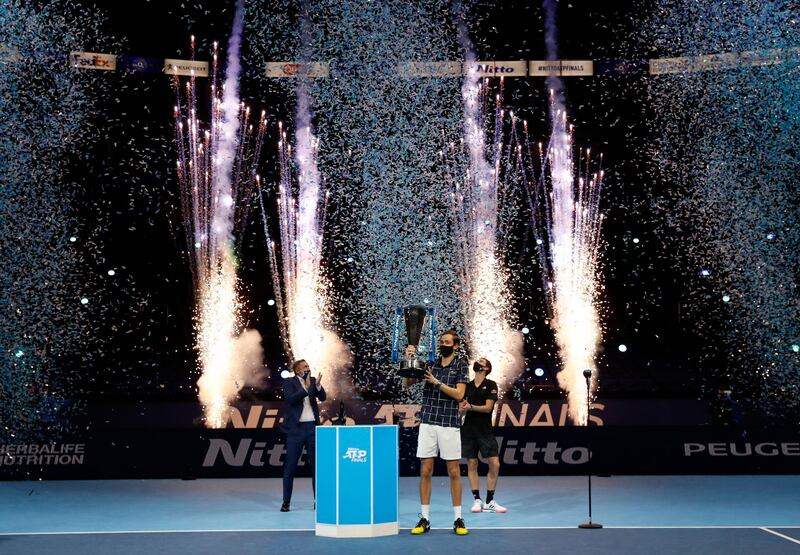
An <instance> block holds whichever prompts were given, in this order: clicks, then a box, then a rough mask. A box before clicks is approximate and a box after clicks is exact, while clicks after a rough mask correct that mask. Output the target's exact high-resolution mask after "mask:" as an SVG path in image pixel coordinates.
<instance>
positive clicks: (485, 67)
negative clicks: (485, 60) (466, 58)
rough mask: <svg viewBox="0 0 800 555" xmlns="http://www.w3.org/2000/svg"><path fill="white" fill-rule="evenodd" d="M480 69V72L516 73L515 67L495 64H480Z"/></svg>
mask: <svg viewBox="0 0 800 555" xmlns="http://www.w3.org/2000/svg"><path fill="white" fill-rule="evenodd" d="M478 71H479V72H480V73H514V68H513V67H508V66H497V65H493V64H478Z"/></svg>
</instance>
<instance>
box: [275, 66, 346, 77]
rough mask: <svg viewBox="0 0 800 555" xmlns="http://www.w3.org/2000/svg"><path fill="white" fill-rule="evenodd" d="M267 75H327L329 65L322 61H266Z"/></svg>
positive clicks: (328, 73)
mask: <svg viewBox="0 0 800 555" xmlns="http://www.w3.org/2000/svg"><path fill="white" fill-rule="evenodd" d="M266 71H267V73H266V75H267V77H315V78H318V77H328V76H329V75H330V66H329V65H328V64H327V63H324V62H307V63H301V62H267V69H266Z"/></svg>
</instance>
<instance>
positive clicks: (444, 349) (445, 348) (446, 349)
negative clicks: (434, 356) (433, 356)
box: [439, 345, 455, 358]
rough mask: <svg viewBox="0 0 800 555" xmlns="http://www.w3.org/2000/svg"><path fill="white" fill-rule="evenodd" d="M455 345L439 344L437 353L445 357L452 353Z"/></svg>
mask: <svg viewBox="0 0 800 555" xmlns="http://www.w3.org/2000/svg"><path fill="white" fill-rule="evenodd" d="M454 350H455V347H453V346H452V345H439V354H440V355H442V356H443V357H445V358H447V357H449V356H450V355H452V354H453V351H454Z"/></svg>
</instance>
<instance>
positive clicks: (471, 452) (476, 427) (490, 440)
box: [459, 358, 507, 513]
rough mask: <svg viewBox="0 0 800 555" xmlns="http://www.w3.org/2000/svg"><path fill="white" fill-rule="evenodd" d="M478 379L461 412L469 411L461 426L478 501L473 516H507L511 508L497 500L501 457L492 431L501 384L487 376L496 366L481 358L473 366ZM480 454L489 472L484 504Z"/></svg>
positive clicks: (470, 385) (469, 389)
mask: <svg viewBox="0 0 800 555" xmlns="http://www.w3.org/2000/svg"><path fill="white" fill-rule="evenodd" d="M472 369H473V371H474V372H475V378H474V379H473V380H472V381H471V382H469V383H468V384H467V391H466V394H465V396H464V400H463V401H461V405H460V407H459V408H460V410H461V411H463V412H465V415H464V423H463V424H462V425H461V456H462V457H464V458H465V459H467V475H468V477H469V487H470V489H471V490H472V495H473V496H474V497H475V502H474V503H473V505H472V512H473V513H480V512H486V513H505V512H506V511H507V509H506V508H505V507H503V506H502V505H500V503H498V502H497V500H496V499H495V498H494V491H495V489H496V488H497V477H498V475H499V473H500V457H499V452H498V449H497V439H496V438H495V437H494V432H493V431H492V411H493V410H494V404H495V402H496V401H497V384H496V383H495V382H493V381H492V380H490V379H488V378H487V377H486V376H487V375H488V374H489V372H491V371H492V363H491V362H489V361H488V360H487V359H485V358H480V359H478V360H477V361H476V362H475V364H474V365H473V367H472ZM478 453H480V455H481V456H482V457H483V458H485V459H486V462H487V463H488V465H489V473H488V474H487V475H486V490H487V491H486V502H483V501H481V495H480V479H479V478H478Z"/></svg>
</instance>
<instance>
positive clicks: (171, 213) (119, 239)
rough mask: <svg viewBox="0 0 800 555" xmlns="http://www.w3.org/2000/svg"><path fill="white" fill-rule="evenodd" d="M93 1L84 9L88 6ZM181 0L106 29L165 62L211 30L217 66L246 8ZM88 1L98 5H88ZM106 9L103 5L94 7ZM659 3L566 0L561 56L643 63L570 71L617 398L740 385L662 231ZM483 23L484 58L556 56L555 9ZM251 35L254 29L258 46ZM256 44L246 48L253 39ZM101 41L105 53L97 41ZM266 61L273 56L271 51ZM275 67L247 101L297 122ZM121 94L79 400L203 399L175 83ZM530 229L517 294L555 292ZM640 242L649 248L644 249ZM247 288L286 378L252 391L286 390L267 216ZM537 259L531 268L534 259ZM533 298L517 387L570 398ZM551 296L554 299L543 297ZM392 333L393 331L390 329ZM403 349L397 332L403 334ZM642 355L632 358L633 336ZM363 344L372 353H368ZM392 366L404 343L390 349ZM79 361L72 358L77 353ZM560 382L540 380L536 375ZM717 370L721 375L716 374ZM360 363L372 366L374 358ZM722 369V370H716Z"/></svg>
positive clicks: (97, 201)
mask: <svg viewBox="0 0 800 555" xmlns="http://www.w3.org/2000/svg"><path fill="white" fill-rule="evenodd" d="M78 4H80V3H78ZM202 4H203V5H201V3H200V2H185V1H180V0H164V1H162V0H159V1H155V0H153V1H136V2H134V1H122V2H110V1H109V2H100V3H97V4H96V6H97V10H100V11H102V12H103V13H104V14H105V15H106V17H107V20H106V23H105V24H104V29H105V30H106V31H107V33H108V34H109V35H111V36H113V37H115V38H116V39H117V40H118V41H119V42H120V48H121V49H122V51H121V52H115V53H117V54H119V53H122V52H124V53H129V54H135V55H141V56H152V57H155V58H165V57H177V58H187V57H188V44H189V36H190V35H191V34H194V35H196V36H197V37H198V55H197V57H198V59H201V60H207V59H209V58H210V56H209V54H208V44H209V43H210V42H211V41H213V40H219V41H220V43H221V44H223V45H224V43H225V40H226V38H227V36H228V33H229V28H230V24H231V19H232V14H233V2H222V1H219V2H204V3H202ZM85 5H86V9H87V10H89V9H92V8H91V7H90V4H89V3H88V2H87V3H86V4H85ZM91 5H94V4H91ZM650 9H651V3H649V2H643V1H637V2H628V1H619V2H596V1H590V0H585V1H577V0H575V1H571V2H566V1H562V2H560V8H559V10H560V11H559V20H560V22H561V27H560V40H559V45H560V46H559V48H560V57H561V58H563V59H594V60H595V73H597V72H598V63H599V62H601V61H604V60H618V59H625V60H632V61H633V64H632V66H631V67H632V68H633V70H632V71H631V72H630V73H628V74H625V75H611V76H600V75H595V76H593V77H586V78H566V79H565V83H566V88H567V98H568V105H569V109H570V111H571V117H572V119H573V121H574V123H575V124H576V125H577V131H576V144H578V145H584V146H591V147H592V148H593V150H601V151H602V152H603V153H604V156H605V163H604V165H605V168H606V172H607V179H606V182H607V188H606V194H605V195H604V197H603V199H602V200H601V206H602V209H603V211H604V213H605V215H606V220H605V224H604V227H603V238H604V242H605V246H604V253H603V255H602V263H601V265H602V270H601V271H602V276H603V277H602V282H603V283H604V291H603V295H602V304H603V316H602V320H603V323H604V324H603V325H604V332H603V342H602V346H601V354H600V364H599V368H600V376H601V378H600V391H599V395H600V396H601V397H632V398H647V397H662V398H677V397H680V398H700V397H715V396H716V395H717V389H718V387H724V386H726V384H725V383H723V382H722V381H720V380H719V379H718V378H715V377H713V375H714V372H713V369H714V368H716V367H717V366H718V365H720V364H721V365H724V364H725V362H724V359H725V357H724V354H723V355H721V357H720V360H713V359H712V360H709V359H708V357H707V356H705V355H704V354H703V353H704V346H705V345H707V344H708V342H709V341H713V336H709V335H708V334H705V335H702V334H697V333H696V330H694V329H693V326H692V322H689V321H686V320H685V318H684V317H682V304H683V303H685V302H687V300H686V299H687V294H688V292H689V291H693V292H695V293H696V292H697V291H698V290H700V291H703V289H704V288H707V287H711V285H705V284H703V283H701V282H697V281H695V282H693V283H686V282H685V279H686V275H687V270H686V268H684V267H683V265H682V262H681V261H682V253H681V250H680V246H679V242H675V241H672V240H670V238H668V237H664V236H663V235H661V227H660V225H659V220H660V219H661V218H663V215H660V214H656V213H655V212H654V211H653V209H652V206H651V203H650V202H649V199H648V194H649V191H650V190H651V187H654V186H655V185H654V184H657V182H658V179H659V176H658V173H657V171H654V169H653V168H652V167H650V162H649V159H648V155H647V154H648V153H647V148H646V147H647V143H648V138H649V134H650V133H651V131H650V130H649V129H648V125H647V121H648V110H649V105H648V95H647V79H648V77H647V75H646V66H645V65H644V60H646V59H647V58H648V57H656V56H669V55H671V54H673V53H671V52H654V51H652V49H651V48H650V47H649V46H648V44H647V41H646V40H643V37H641V36H640V35H639V32H640V26H641V23H642V22H643V21H645V20H646V19H647V18H648V16H649V10H650ZM472 13H473V14H474V17H471V18H470V20H471V22H472V23H471V28H470V32H471V35H472V37H473V40H474V41H475V43H476V48H477V50H478V54H479V56H480V57H482V58H484V59H497V60H517V59H520V60H530V59H544V58H545V54H544V44H543V43H544V41H543V30H542V26H543V24H542V11H541V8H540V7H539V6H532V5H531V3H530V2H521V1H508V2H498V3H497V4H496V5H495V4H494V3H489V2H482V3H477V4H476V6H475V7H474V8H473V12H472ZM246 41H247V37H245V43H246ZM245 48H246V45H245ZM86 50H90V48H89V45H87V48H86ZM265 61H266V60H265ZM262 72H263V67H246V68H245V75H244V77H243V82H242V91H243V96H244V97H245V98H247V99H248V100H250V101H251V102H252V103H253V104H254V105H256V106H259V107H265V108H266V109H267V110H268V111H269V112H270V113H271V114H272V115H274V116H279V117H280V116H281V115H284V116H285V114H286V113H288V110H290V109H291V107H290V106H287V100H286V98H280V97H277V96H272V97H270V96H269V95H264V94H262V92H261V89H262V88H261V87H259V85H258V83H257V80H256V77H257V76H258V75H260V74H261V73H262ZM103 78H105V79H107V80H108V81H110V82H111V87H110V88H111V90H112V91H113V92H112V94H111V95H110V96H109V97H103V98H98V99H97V106H96V111H95V118H96V121H94V122H93V123H95V124H97V125H98V126H99V129H100V131H99V133H98V135H97V137H96V142H94V143H92V144H88V145H86V146H85V154H86V157H85V160H86V162H85V164H83V165H81V166H80V167H73V168H71V169H70V172H71V173H72V175H73V176H74V177H75V179H76V180H79V181H80V182H81V183H82V184H83V186H84V187H85V191H86V199H87V202H86V204H85V207H84V209H85V213H83V214H81V217H83V218H92V217H94V216H95V215H96V214H97V213H98V212H102V213H103V214H106V215H107V218H108V219H107V229H106V230H105V231H104V233H103V234H102V238H101V243H100V244H98V245H97V246H96V251H95V254H96V256H95V263H96V265H97V267H96V271H97V272H105V270H106V268H115V269H116V276H115V277H114V279H109V280H108V290H109V296H110V298H111V299H112V302H111V303H110V304H109V307H108V310H107V311H106V312H105V314H104V316H103V318H104V321H103V322H102V323H101V325H99V326H98V328H97V333H98V334H99V335H100V336H101V337H103V341H102V343H103V345H104V348H103V349H101V350H100V352H99V354H98V356H97V357H96V358H95V359H93V361H92V363H91V364H90V365H87V366H86V367H85V368H84V369H83V376H84V378H83V382H82V385H81V388H80V391H79V393H78V394H79V395H82V396H85V397H86V398H88V399H100V398H102V399H119V400H142V399H164V400H167V399H169V400H192V399H195V398H196V396H195V384H194V382H195V381H196V379H197V370H196V361H195V355H194V351H193V349H192V306H193V299H192V287H191V277H190V272H189V266H188V261H187V260H186V258H185V255H184V249H185V245H184V244H183V239H182V237H183V231H182V229H181V221H180V220H181V218H180V214H179V212H178V210H177V205H178V197H177V194H178V186H177V179H176V176H175V172H174V158H175V154H174V141H173V133H174V129H173V123H172V107H173V105H174V103H175V100H174V92H173V90H172V86H171V80H170V79H169V78H167V77H166V76H164V75H161V74H158V73H126V72H124V71H118V72H107V73H106V74H105V75H103ZM543 98H545V91H544V80H543V79H541V78H517V79H509V80H508V81H507V84H506V99H507V103H508V104H509V105H510V106H512V107H514V109H516V110H519V111H521V112H524V113H526V114H527V115H528V117H529V119H530V121H531V122H532V127H533V132H532V135H534V136H537V135H538V136H542V137H545V136H546V134H547V126H546V106H545V105H544V102H543V100H542V99H543ZM277 119H278V117H273V118H272V120H271V121H272V126H271V128H270V137H269V139H268V144H267V145H265V153H267V154H266V155H265V156H264V164H263V165H264V168H263V172H262V173H263V174H264V175H266V176H269V175H270V172H273V174H274V171H275V170H274V167H275V165H276V161H275V159H274V157H273V156H272V155H271V154H270V153H272V152H274V148H272V145H273V144H274V141H275V137H276V134H277V133H276V129H275V125H274V122H276V121H277ZM525 226H526V222H524V221H521V222H520V228H519V229H518V230H517V231H518V232H519V233H520V235H521V236H523V240H521V241H520V242H519V244H517V245H516V246H515V247H514V248H513V249H512V254H513V256H514V257H516V259H517V263H516V264H515V265H514V267H515V268H517V271H518V276H517V277H518V278H519V279H518V281H517V287H518V288H519V289H521V290H525V289H527V288H537V287H539V283H540V278H539V277H538V274H537V272H538V269H537V268H536V266H535V264H534V263H533V262H532V261H533V260H534V258H535V256H534V255H533V253H531V252H530V250H529V247H528V245H527V243H526V242H525V241H524V235H525ZM633 238H638V239H639V241H640V242H639V243H634V242H633V241H632V240H633ZM243 249H244V250H243V255H242V258H243V259H246V260H247V261H248V262H247V264H245V265H243V266H244V267H243V271H242V275H243V284H244V286H245V289H246V293H245V296H246V298H247V305H248V310H249V321H248V326H249V327H255V328H256V329H258V330H259V331H260V332H261V334H262V336H263V337H264V343H265V344H266V345H273V346H276V348H272V349H268V351H269V352H271V353H273V355H272V358H270V359H268V360H266V361H265V363H266V365H267V366H268V368H269V369H270V371H271V376H270V378H269V379H268V380H267V382H265V384H264V386H263V387H262V388H255V389H253V390H248V391H243V393H242V394H243V396H244V397H245V398H249V397H253V398H260V399H271V398H275V396H276V395H277V392H276V391H275V387H276V386H277V385H278V383H279V378H278V376H277V374H278V372H277V370H279V369H280V368H281V367H284V366H285V365H286V362H287V361H286V360H284V359H282V358H280V357H277V356H275V355H274V353H276V352H278V348H277V345H279V338H278V328H277V321H276V311H275V309H274V307H268V306H267V304H266V299H269V298H272V291H271V290H270V287H269V279H267V278H266V276H268V272H269V270H268V267H267V265H266V257H265V249H264V247H263V236H262V232H261V231H260V225H258V223H257V222H256V221H255V220H254V222H253V225H251V226H250V227H249V229H248V233H247V236H246V238H245V242H244V247H243ZM526 261H527V263H526ZM527 296H528V297H530V298H532V299H533V300H531V301H529V302H527V303H526V304H523V305H521V306H519V307H518V310H519V323H520V326H522V325H525V326H527V327H529V328H530V330H531V331H530V334H529V335H528V337H527V338H526V353H527V357H528V360H527V364H526V367H527V371H526V372H524V373H523V375H522V377H521V378H520V380H519V381H518V383H517V387H515V388H513V391H512V392H511V395H512V396H514V397H517V398H522V399H525V398H532V397H558V396H560V392H559V391H558V390H557V389H556V388H555V387H554V381H555V372H556V370H557V365H558V359H557V356H556V353H555V348H554V342H553V337H552V331H551V330H550V328H549V326H548V325H547V324H546V323H545V317H546V313H545V308H544V306H543V303H542V302H541V301H540V300H537V295H536V294H533V295H530V294H529V295H527ZM538 298H539V299H540V298H541V297H538ZM389 333H390V330H387V337H388V335H389ZM387 343H388V339H387ZM622 343H624V344H625V345H626V346H627V348H628V350H627V352H625V353H622V352H620V351H619V350H618V345H619V344H622ZM354 350H355V351H356V352H358V349H357V346H355V349H354ZM387 359H388V349H387ZM64 363H65V364H71V363H72V362H70V361H64ZM537 367H541V368H543V369H544V370H545V375H544V376H543V377H541V378H537V377H536V376H534V374H533V370H534V369H535V368H537ZM709 369H710V370H712V371H711V372H710V373H709ZM354 371H355V372H357V371H358V360H356V366H355V368H354ZM709 376H712V377H709ZM359 394H360V395H361V396H362V397H364V398H384V399H391V397H392V395H393V390H392V389H391V388H388V389H387V390H384V391H362V392H359Z"/></svg>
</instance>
